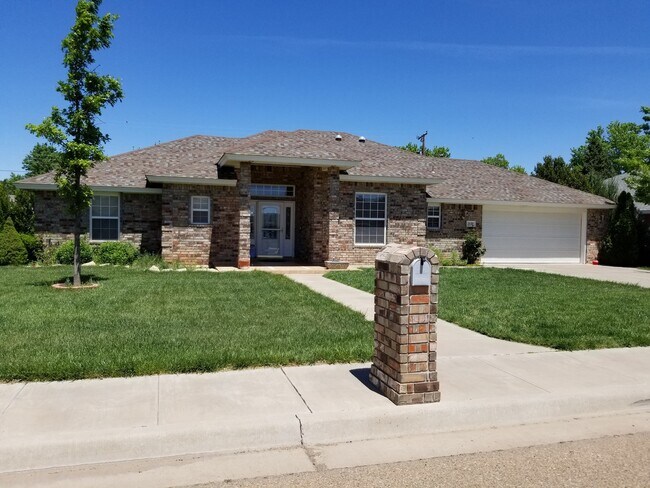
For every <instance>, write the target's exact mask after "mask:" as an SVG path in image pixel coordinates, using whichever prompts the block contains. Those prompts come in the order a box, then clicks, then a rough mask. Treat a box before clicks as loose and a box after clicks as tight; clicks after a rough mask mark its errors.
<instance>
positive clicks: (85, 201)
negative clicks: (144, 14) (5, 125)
mask: <svg viewBox="0 0 650 488" xmlns="http://www.w3.org/2000/svg"><path fill="white" fill-rule="evenodd" d="M101 3H102V2H101V0H79V1H78V3H77V6H76V9H75V10H76V18H75V22H74V25H73V26H72V28H71V30H70V33H69V34H68V35H67V36H66V37H65V38H64V39H63V42H62V49H63V65H64V66H65V68H66V69H67V74H68V76H67V78H66V79H65V80H62V81H59V83H58V86H57V88H56V90H57V91H58V92H59V93H60V94H61V95H62V96H63V99H64V100H65V101H66V102H67V106H66V107H64V108H62V109H60V108H58V107H53V108H52V111H51V113H50V115H49V116H48V117H46V118H45V119H44V120H43V122H41V123H40V124H28V125H27V129H28V130H29V131H30V132H32V133H33V134H35V135H36V136H38V137H42V138H44V139H45V140H47V141H48V143H49V144H50V145H51V146H52V147H54V148H56V149H57V150H58V151H59V152H60V153H61V157H60V158H59V160H58V161H57V162H56V167H55V168H54V171H55V181H56V183H57V186H58V189H59V194H60V195H61V197H62V198H63V199H64V201H65V202H66V203H67V205H68V210H69V211H70V213H71V215H72V216H73V217H74V222H75V228H74V235H75V242H78V240H79V236H80V234H81V218H82V213H83V212H84V211H85V210H86V209H87V208H88V207H89V206H90V202H91V199H92V190H91V189H90V187H89V186H88V185H86V184H84V183H83V181H82V180H83V178H84V177H85V176H86V174H87V172H88V170H89V169H91V168H92V167H93V166H94V165H95V164H96V163H97V162H100V161H103V160H104V159H106V157H105V155H104V152H103V145H104V144H105V143H106V142H107V141H108V140H109V136H108V135H107V134H104V133H102V131H101V130H100V128H99V125H98V117H100V116H101V115H102V112H103V110H104V108H105V107H106V106H108V105H110V106H114V105H115V104H116V103H117V102H119V101H120V100H122V98H123V93H122V86H121V84H120V82H119V81H118V80H117V79H116V78H113V77H112V76H109V75H100V74H99V73H98V72H97V65H96V62H95V57H94V52H95V51H98V50H101V49H106V48H108V47H109V46H110V44H111V40H112V39H113V24H114V22H115V20H116V19H117V16H116V15H113V14H105V15H103V16H100V15H99V13H98V11H99V6H100V5H101ZM78 253H79V249H76V250H75V254H77V255H78ZM77 264H78V265H79V264H80V263H77ZM74 284H75V285H79V284H81V268H80V267H79V266H76V267H75V269H74Z"/></svg>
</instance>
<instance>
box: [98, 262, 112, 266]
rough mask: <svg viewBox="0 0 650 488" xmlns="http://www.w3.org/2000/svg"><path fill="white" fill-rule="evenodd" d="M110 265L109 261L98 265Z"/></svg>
mask: <svg viewBox="0 0 650 488" xmlns="http://www.w3.org/2000/svg"><path fill="white" fill-rule="evenodd" d="M110 265H111V263H102V264H100V266H110Z"/></svg>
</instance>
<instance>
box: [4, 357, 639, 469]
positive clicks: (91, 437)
mask: <svg viewBox="0 0 650 488" xmlns="http://www.w3.org/2000/svg"><path fill="white" fill-rule="evenodd" d="M368 367H369V365H368V364H352V365H349V364H348V365H316V366H299V367H287V368H263V369H254V370H244V371H227V372H220V373H210V374H189V375H160V376H148V377H138V378H119V379H105V380H84V381H75V382H58V383H28V384H3V385H0V412H2V414H1V416H0V473H2V472H10V471H18V470H27V469H37V468H47V467H54V466H67V465H78V464H86V463H100V462H111V461H126V460H133V459H146V458H157V457H164V456H175V455H182V454H189V453H228V452H241V451H251V450H263V449H270V448H289V447H302V446H315V445H322V444H332V443H339V442H350V441H359V440H371V439H382V438H390V437H401V436H405V435H413V434H418V435H421V434H427V433H436V432H449V431H458V430H467V429H470V428H477V427H494V426H500V425H517V424H525V423H531V422H535V421H541V420H543V419H549V418H557V417H565V416H574V415H580V414H584V413H594V412H602V411H615V410H622V409H630V408H632V409H634V410H636V411H639V409H642V408H646V409H647V407H648V398H650V348H634V349H610V350H599V351H582V352H573V353H567V352H541V353H535V354H512V355H488V356H457V357H446V358H445V357H443V358H441V359H440V361H439V372H440V384H441V392H442V401H441V402H440V403H437V404H429V405H418V406H405V407H396V406H395V405H393V404H392V403H391V402H389V401H388V400H387V399H386V398H385V397H383V396H381V395H379V394H378V393H376V392H375V391H374V390H372V389H371V388H370V387H369V385H368V382H367V375H368ZM649 428H650V427H649Z"/></svg>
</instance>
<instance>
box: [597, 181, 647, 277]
mask: <svg viewBox="0 0 650 488" xmlns="http://www.w3.org/2000/svg"><path fill="white" fill-rule="evenodd" d="M638 231H639V224H638V222H637V214H636V209H635V208H634V199H633V198H632V195H630V194H629V193H628V192H622V193H621V194H620V195H619V196H618V202H617V205H616V209H615V210H614V214H613V215H612V219H611V221H610V223H609V228H608V229H607V234H606V235H605V237H604V238H603V240H602V241H601V243H600V249H599V253H598V260H599V261H600V262H601V263H602V264H606V265H609V266H636V265H637V262H638V260H639V234H638Z"/></svg>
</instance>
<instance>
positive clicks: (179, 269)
mask: <svg viewBox="0 0 650 488" xmlns="http://www.w3.org/2000/svg"><path fill="white" fill-rule="evenodd" d="M176 271H178V272H181V271H187V268H178V269H177V270H176Z"/></svg>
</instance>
